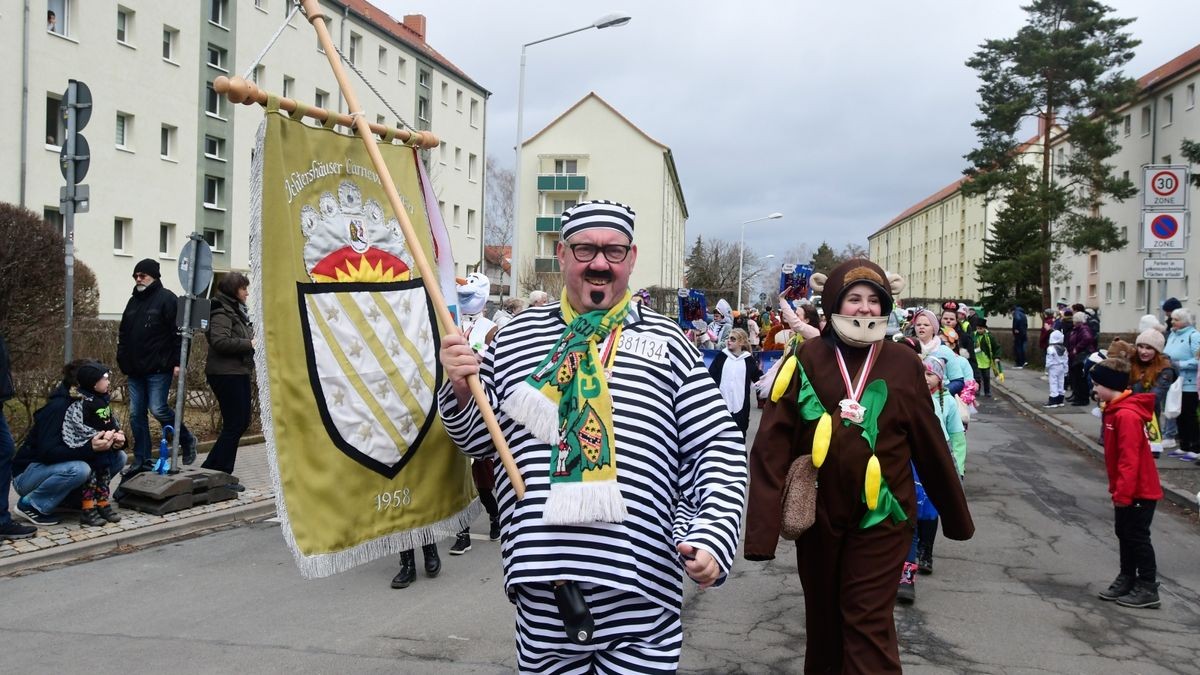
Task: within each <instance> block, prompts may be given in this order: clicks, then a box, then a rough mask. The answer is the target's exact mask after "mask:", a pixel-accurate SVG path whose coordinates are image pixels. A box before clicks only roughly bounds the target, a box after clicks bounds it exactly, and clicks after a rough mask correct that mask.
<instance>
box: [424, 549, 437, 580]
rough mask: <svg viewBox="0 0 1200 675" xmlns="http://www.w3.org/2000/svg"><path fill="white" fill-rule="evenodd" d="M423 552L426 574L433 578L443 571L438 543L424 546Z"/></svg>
mask: <svg viewBox="0 0 1200 675" xmlns="http://www.w3.org/2000/svg"><path fill="white" fill-rule="evenodd" d="M421 554H422V555H423V556H425V576H427V577H429V578H430V579H432V578H434V577H436V576H437V575H438V574H440V573H441V572H442V559H441V558H440V557H438V550H437V544H426V545H424V546H422V547H421Z"/></svg>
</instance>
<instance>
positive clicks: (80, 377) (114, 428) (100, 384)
mask: <svg viewBox="0 0 1200 675" xmlns="http://www.w3.org/2000/svg"><path fill="white" fill-rule="evenodd" d="M75 380H76V383H77V384H76V387H75V391H76V393H78V394H79V399H78V400H76V401H75V402H73V403H72V404H71V405H70V407H68V408H67V415H66V418H65V419H64V420H63V427H62V434H63V441H64V442H65V443H66V444H67V445H69V446H79V445H84V444H86V443H87V442H88V441H89V440H91V438H92V436H95V435H96V434H100V433H113V441H114V442H113V449H112V450H109V451H107V452H97V453H95V454H94V455H93V456H92V457H91V458H90V459H89V460H88V464H90V465H91V467H92V473H91V475H90V476H88V479H87V481H86V482H84V484H83V493H82V504H81V506H80V512H79V522H80V524H82V525H90V526H92V527H100V526H102V525H104V524H105V523H116V522H120V520H121V516H120V515H118V514H117V512H116V511H114V510H113V507H112V505H111V504H110V503H109V496H110V492H109V483H110V482H111V481H112V477H113V472H112V466H113V464H114V463H115V462H116V461H117V458H116V457H115V456H114V455H116V453H117V452H119V451H120V450H121V449H123V448H124V447H125V434H124V432H122V431H121V425H120V424H118V423H117V418H116V416H115V415H113V410H112V403H111V402H110V399H109V395H108V391H109V387H110V386H111V384H112V383H111V382H110V381H109V371H108V366H106V365H104V364H102V363H97V362H95V361H89V362H87V363H84V364H83V365H81V366H80V367H79V368H78V369H77V370H76V371H75ZM120 462H121V464H120V465H121V466H124V455H122V456H121V458H120Z"/></svg>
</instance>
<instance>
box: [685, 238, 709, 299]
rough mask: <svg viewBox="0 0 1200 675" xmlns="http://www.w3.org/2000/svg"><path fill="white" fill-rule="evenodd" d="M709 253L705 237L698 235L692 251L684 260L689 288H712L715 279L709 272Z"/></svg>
mask: <svg viewBox="0 0 1200 675" xmlns="http://www.w3.org/2000/svg"><path fill="white" fill-rule="evenodd" d="M707 253H708V251H707V249H706V247H705V246H704V237H702V236H700V235H696V243H695V244H693V245H692V251H691V252H690V253H688V256H687V258H685V259H684V261H683V271H684V274H686V275H687V285H688V288H712V282H713V279H712V274H710V273H709V264H708V255H707Z"/></svg>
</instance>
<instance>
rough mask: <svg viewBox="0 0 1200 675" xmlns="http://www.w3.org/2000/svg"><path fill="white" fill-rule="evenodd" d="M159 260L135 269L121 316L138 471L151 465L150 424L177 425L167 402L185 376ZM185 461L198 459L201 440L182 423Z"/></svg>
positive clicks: (120, 349)
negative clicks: (173, 383)
mask: <svg viewBox="0 0 1200 675" xmlns="http://www.w3.org/2000/svg"><path fill="white" fill-rule="evenodd" d="M161 276H162V274H161V272H160V271H159V267H158V261H156V260H153V259H151V258H145V259H144V260H141V261H139V262H138V264H137V265H135V266H134V268H133V281H134V286H133V294H132V295H131V297H130V298H129V302H128V303H126V305H125V313H124V314H122V315H121V327H120V332H119V336H118V338H117V365H118V366H120V368H121V372H123V373H125V376H126V378H128V387H129V427H130V430H131V431H132V432H133V454H134V458H135V459H134V467H135V469H140V468H143V467H145V466H146V465H147V464H149V463H150V461H151V460H150V452H151V449H152V446H151V443H150V422H149V420H148V419H147V418H146V414H147V412H149V413H150V414H151V415H154V419H156V420H158V423H159V424H161V425H163V426H167V425H174V424H175V411H174V410H172V409H171V406H170V405H168V404H167V395H168V392H169V391H170V389H171V380H172V379H173V378H175V377H177V376H179V350H180V345H181V343H182V338H181V337H180V335H179V329H178V328H177V327H176V326H175V305H176V300H177V298H176V297H175V294H174V293H172V292H171V291H170V290H169V289H167V288H166V287H165V286H163V284H162V281H161V280H160V277H161ZM180 426H181V427H182V428H180V429H177V430H176V431H177V432H178V433H179V441H180V447H181V449H182V451H183V463H184V464H191V463H193V462H195V461H196V439H195V438H194V437H193V436H192V432H190V431H188V428H187V425H182V424H181V425H180Z"/></svg>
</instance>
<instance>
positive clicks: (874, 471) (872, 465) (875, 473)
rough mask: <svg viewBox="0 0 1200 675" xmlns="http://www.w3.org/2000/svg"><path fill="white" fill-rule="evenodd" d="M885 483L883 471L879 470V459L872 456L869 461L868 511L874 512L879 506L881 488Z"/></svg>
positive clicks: (867, 482) (867, 483)
mask: <svg viewBox="0 0 1200 675" xmlns="http://www.w3.org/2000/svg"><path fill="white" fill-rule="evenodd" d="M882 482H883V480H882V477H881V471H880V469H879V458H878V457H876V456H875V455H871V459H870V460H868V461H867V481H866V486H865V487H866V493H867V509H868V510H870V511H874V510H875V507H876V506H877V505H878V504H879V486H880V484H881V483H882Z"/></svg>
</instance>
